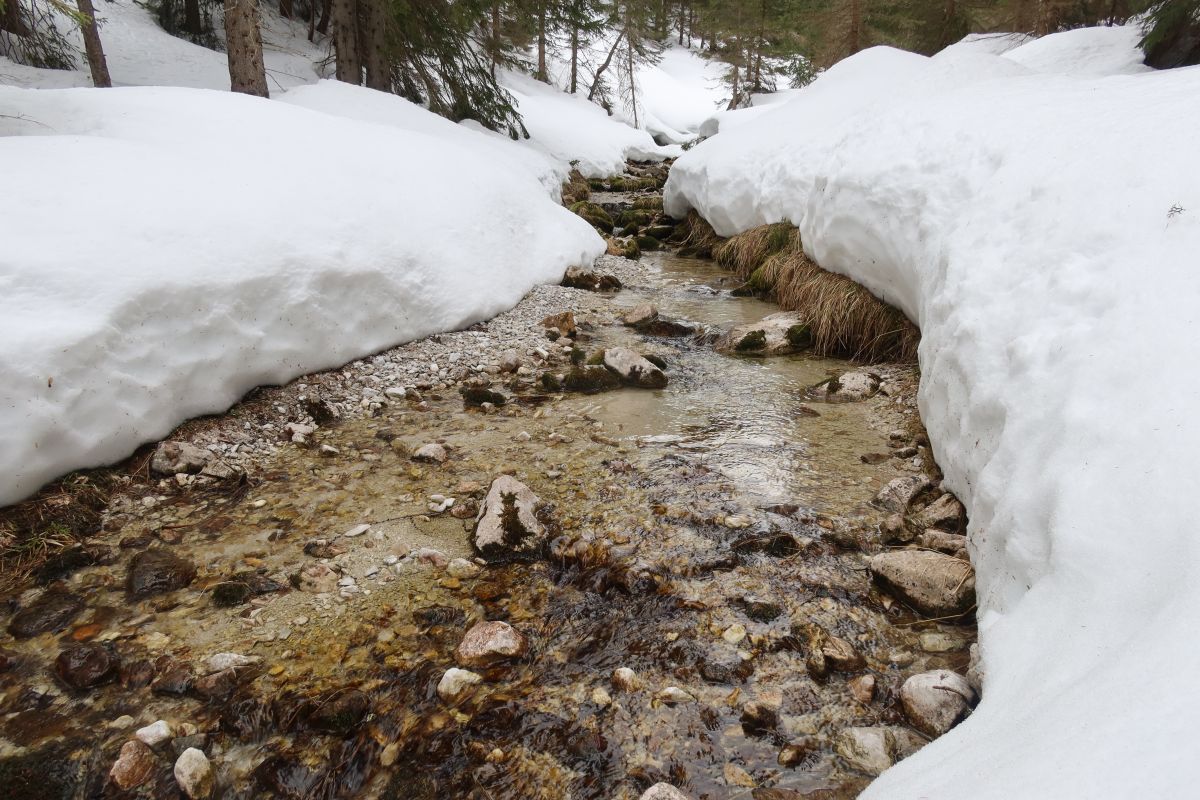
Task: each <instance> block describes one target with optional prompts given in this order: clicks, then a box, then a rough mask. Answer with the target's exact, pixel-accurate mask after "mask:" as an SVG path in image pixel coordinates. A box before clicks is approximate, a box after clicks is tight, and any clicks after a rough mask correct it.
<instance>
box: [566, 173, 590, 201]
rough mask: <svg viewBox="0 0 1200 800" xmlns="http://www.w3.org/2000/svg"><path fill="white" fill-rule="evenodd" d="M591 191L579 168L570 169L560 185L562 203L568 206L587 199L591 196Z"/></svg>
mask: <svg viewBox="0 0 1200 800" xmlns="http://www.w3.org/2000/svg"><path fill="white" fill-rule="evenodd" d="M591 193H592V189H591V186H590V185H588V180H587V178H585V177H583V174H582V173H581V172H580V171H579V170H577V169H573V170H571V173H570V175H568V176H567V181H566V183H564V184H563V185H562V201H563V205H567V206H569V205H571V204H572V203H579V202H582V201H584V200H587V199H588V198H589V197H591Z"/></svg>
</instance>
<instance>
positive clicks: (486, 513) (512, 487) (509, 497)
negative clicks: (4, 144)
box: [472, 475, 546, 560]
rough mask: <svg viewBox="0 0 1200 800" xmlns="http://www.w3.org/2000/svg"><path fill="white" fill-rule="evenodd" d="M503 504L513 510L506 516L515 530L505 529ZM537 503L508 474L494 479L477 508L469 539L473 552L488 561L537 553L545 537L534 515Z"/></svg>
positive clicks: (544, 529) (531, 494) (525, 489)
mask: <svg viewBox="0 0 1200 800" xmlns="http://www.w3.org/2000/svg"><path fill="white" fill-rule="evenodd" d="M506 503H511V504H512V505H513V506H514V508H515V511H516V514H515V515H511V516H510V517H509V518H510V519H511V521H512V523H513V524H514V525H515V529H510V530H505V527H504V520H505V518H506V517H505V504H506ZM537 504H538V498H537V495H535V494H534V493H533V492H532V491H531V490H530V489H529V487H528V486H526V485H525V484H523V483H521V482H520V481H519V480H517V479H516V478H513V477H512V476H510V475H500V476H499V477H497V478H496V479H495V480H494V481H492V485H491V488H489V489H488V493H487V497H486V498H485V499H484V501H483V505H481V506H480V507H479V516H478V517H477V518H476V521H475V533H474V537H473V539H472V543H473V544H474V545H475V549H476V550H478V551H479V554H480V555H482V556H483V557H484V558H486V559H489V560H493V559H502V558H505V557H508V556H511V555H521V554H528V553H533V552H535V551H537V549H538V548H539V547H541V545H542V540H543V539H544V538H545V536H546V528H545V526H544V525H542V523H541V522H539V521H538V519H537V516H536V515H535V514H534V512H535V510H536V508H537Z"/></svg>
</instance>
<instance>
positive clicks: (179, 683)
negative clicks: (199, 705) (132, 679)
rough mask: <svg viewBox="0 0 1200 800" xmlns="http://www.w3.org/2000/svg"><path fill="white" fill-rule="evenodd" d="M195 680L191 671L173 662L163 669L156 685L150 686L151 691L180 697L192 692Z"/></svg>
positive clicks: (155, 681)
mask: <svg viewBox="0 0 1200 800" xmlns="http://www.w3.org/2000/svg"><path fill="white" fill-rule="evenodd" d="M193 680H194V678H193V676H192V671H191V669H189V668H188V667H187V666H185V665H183V664H179V663H174V662H172V663H169V664H167V665H165V666H164V667H163V668H162V669H161V671H160V672H159V674H158V677H157V678H155V680H154V683H152V684H150V691H151V692H154V693H155V694H165V695H171V696H176V697H178V696H179V695H183V694H187V693H188V692H190V691H191V690H192V682H193Z"/></svg>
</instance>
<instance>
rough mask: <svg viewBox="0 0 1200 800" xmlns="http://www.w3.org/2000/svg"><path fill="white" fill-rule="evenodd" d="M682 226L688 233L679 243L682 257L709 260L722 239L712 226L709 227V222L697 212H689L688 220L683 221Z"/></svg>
mask: <svg viewBox="0 0 1200 800" xmlns="http://www.w3.org/2000/svg"><path fill="white" fill-rule="evenodd" d="M682 225H683V229H684V230H685V231H686V233H685V234H684V237H683V240H682V241H681V242H680V243H679V254H680V255H681V256H696V257H698V258H708V257H710V256H711V255H712V253H713V249H714V248H715V247H717V246H718V245H720V244H721V237H720V236H717V233H716V231H714V230H713V229H712V225H709V224H708V220H706V219H704V217H702V216H700V215H699V214H698V213H696V212H695V211H689V212H688V215H687V219H685V220H684V221H683V223H682Z"/></svg>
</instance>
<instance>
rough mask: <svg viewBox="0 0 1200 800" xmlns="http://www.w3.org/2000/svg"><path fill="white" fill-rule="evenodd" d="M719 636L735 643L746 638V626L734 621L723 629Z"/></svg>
mask: <svg viewBox="0 0 1200 800" xmlns="http://www.w3.org/2000/svg"><path fill="white" fill-rule="evenodd" d="M721 638H722V639H724V640H725V641H727V642H729V643H730V644H737V643H738V642H740V641H742V639H745V638H746V626H745V625H743V624H741V623H740V622H735V623H733V624H732V625H730V626H729V627H728V628H726V629H725V631H724V632H723V633H722V634H721Z"/></svg>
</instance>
